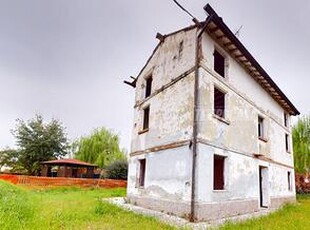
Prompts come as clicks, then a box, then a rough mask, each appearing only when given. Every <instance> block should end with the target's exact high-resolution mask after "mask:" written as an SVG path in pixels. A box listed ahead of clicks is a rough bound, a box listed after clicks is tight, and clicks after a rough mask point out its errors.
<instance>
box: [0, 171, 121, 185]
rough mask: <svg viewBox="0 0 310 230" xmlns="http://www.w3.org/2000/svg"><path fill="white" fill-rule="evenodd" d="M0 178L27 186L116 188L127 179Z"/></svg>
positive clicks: (17, 176) (12, 176)
mask: <svg viewBox="0 0 310 230" xmlns="http://www.w3.org/2000/svg"><path fill="white" fill-rule="evenodd" d="M0 179H3V180H6V181H9V182H11V183H14V184H22V185H29V186H61V187H63V186H78V187H96V186H97V187H101V188H117V187H123V188H124V187H126V186H127V181H124V180H111V179H84V178H67V177H36V176H21V175H9V174H0Z"/></svg>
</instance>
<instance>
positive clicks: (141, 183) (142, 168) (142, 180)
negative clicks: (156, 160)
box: [138, 158, 146, 188]
mask: <svg viewBox="0 0 310 230" xmlns="http://www.w3.org/2000/svg"><path fill="white" fill-rule="evenodd" d="M145 172H146V159H145V158H144V159H140V160H139V177H138V180H139V181H138V185H139V188H144V185H145Z"/></svg>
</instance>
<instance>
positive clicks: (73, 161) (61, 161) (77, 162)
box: [42, 159, 96, 166]
mask: <svg viewBox="0 0 310 230" xmlns="http://www.w3.org/2000/svg"><path fill="white" fill-rule="evenodd" d="M42 164H52V165H62V164H67V165H81V166H96V165H94V164H91V163H88V162H84V161H80V160H77V159H59V160H51V161H43V162H42Z"/></svg>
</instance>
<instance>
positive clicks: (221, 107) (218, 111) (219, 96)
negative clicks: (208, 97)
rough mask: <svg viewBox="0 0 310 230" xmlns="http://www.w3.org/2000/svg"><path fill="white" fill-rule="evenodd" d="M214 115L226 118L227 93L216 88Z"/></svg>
mask: <svg viewBox="0 0 310 230" xmlns="http://www.w3.org/2000/svg"><path fill="white" fill-rule="evenodd" d="M213 112H214V114H215V115H217V116H219V117H222V118H225V93H223V92H222V91H221V90H219V89H217V88H215V87H214V111H213Z"/></svg>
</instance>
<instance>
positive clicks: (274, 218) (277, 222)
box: [220, 195, 310, 230]
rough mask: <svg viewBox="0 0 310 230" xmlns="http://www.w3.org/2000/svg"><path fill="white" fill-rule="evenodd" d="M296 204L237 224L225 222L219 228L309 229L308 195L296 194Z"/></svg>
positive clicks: (227, 229) (309, 204)
mask: <svg viewBox="0 0 310 230" xmlns="http://www.w3.org/2000/svg"><path fill="white" fill-rule="evenodd" d="M297 200H298V203H297V204H294V205H292V204H288V205H285V206H284V207H283V208H282V209H281V210H279V211H277V212H275V213H272V214H270V215H268V216H264V217H260V218H258V219H252V220H248V221H245V222H243V223H239V224H233V223H227V224H225V225H224V226H222V227H221V228H220V229H221V230H229V229H231V230H232V229H234V230H235V229H251V230H252V229H274V230H283V229H290V230H292V229H296V230H297V229H298V230H299V229H305V230H306V229H307V230H308V229H310V195H298V196H297Z"/></svg>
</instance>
